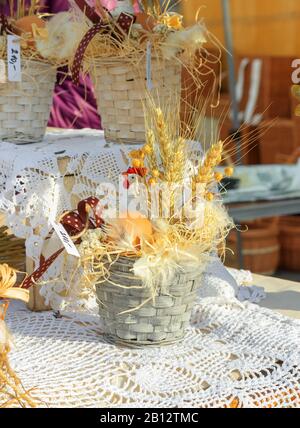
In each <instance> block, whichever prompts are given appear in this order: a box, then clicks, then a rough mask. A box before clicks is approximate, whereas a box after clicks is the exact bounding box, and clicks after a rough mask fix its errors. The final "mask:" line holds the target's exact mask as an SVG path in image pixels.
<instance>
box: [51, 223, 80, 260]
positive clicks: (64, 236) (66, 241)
mask: <svg viewBox="0 0 300 428" xmlns="http://www.w3.org/2000/svg"><path fill="white" fill-rule="evenodd" d="M50 223H51V225H52V227H53V229H54V230H55V232H56V234H57V236H58V237H59V239H60V240H61V242H62V244H63V246H64V247H65V250H66V252H67V253H68V254H70V255H71V256H74V257H80V254H79V252H78V250H77V248H76V246H75V244H74V242H73V241H72V239H71V238H70V236H69V235H68V233H67V231H66V229H65V228H64V227H63V225H62V224H60V223H55V222H54V221H50Z"/></svg>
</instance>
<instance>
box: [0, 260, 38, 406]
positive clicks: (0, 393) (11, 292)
mask: <svg viewBox="0 0 300 428" xmlns="http://www.w3.org/2000/svg"><path fill="white" fill-rule="evenodd" d="M16 281H17V271H16V270H14V269H12V268H10V267H9V266H8V265H6V264H2V265H0V408H3V407H12V406H14V405H18V406H20V407H35V406H36V404H35V401H34V399H33V398H32V397H31V396H30V391H26V390H25V389H24V388H23V385H22V383H21V381H20V379H19V378H18V376H17V375H16V374H15V373H14V371H13V369H12V368H11V366H10V364H9V361H8V355H9V351H10V348H11V338H10V335H9V333H8V330H7V328H6V325H5V322H4V318H5V313H6V310H7V307H8V302H7V301H6V300H2V301H1V299H9V298H12V299H20V300H23V301H25V302H27V301H28V296H29V295H28V291H27V290H24V289H21V288H17V287H15V284H16Z"/></svg>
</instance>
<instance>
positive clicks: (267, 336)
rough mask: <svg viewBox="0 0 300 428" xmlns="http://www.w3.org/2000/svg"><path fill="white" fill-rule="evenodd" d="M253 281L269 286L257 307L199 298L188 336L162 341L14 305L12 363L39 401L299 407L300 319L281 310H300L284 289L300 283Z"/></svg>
mask: <svg viewBox="0 0 300 428" xmlns="http://www.w3.org/2000/svg"><path fill="white" fill-rule="evenodd" d="M254 281H255V283H256V285H267V290H268V291H269V294H268V296H267V299H266V300H265V302H262V304H261V306H258V305H254V304H251V303H249V302H245V303H243V304H241V303H239V302H237V301H236V300H235V299H234V298H232V299H228V298H227V299H224V297H223V296H222V295H221V294H220V295H219V297H218V296H215V297H213V298H209V297H206V298H199V299H198V301H197V302H195V309H194V313H193V316H192V320H191V321H192V323H191V326H190V327H189V328H188V330H187V334H186V336H185V338H184V339H183V340H182V341H181V342H178V343H177V344H174V345H170V346H164V347H147V348H127V347H123V346H116V345H115V344H114V343H112V342H111V341H109V340H107V339H106V338H105V337H104V336H103V331H102V329H101V324H99V319H98V318H97V317H92V316H89V317H88V316H80V315H78V314H76V315H73V316H72V315H71V314H69V315H68V316H64V317H63V318H60V319H56V318H54V317H53V314H52V313H51V312H44V313H30V312H29V311H28V310H26V309H25V308H24V307H23V306H22V305H18V304H17V305H12V307H11V308H10V311H9V313H8V317H7V323H8V326H9V328H10V330H11V331H12V332H13V335H14V339H15V344H16V348H15V349H14V350H13V351H12V352H11V354H10V361H11V364H12V366H13V368H14V369H15V370H16V372H17V374H18V375H19V376H20V377H21V379H22V381H23V384H24V385H25V387H27V388H30V387H36V390H35V391H34V393H33V395H34V396H35V397H36V398H39V399H41V400H42V401H41V402H40V403H39V406H40V407H45V406H46V405H47V406H50V407H109V408H118V407H141V408H144V407H158V408H159V407H167V408H175V407H195V408H201V407H300V388H299V376H300V354H299V349H300V321H299V320H295V319H291V318H287V317H285V316H283V315H281V314H280V313H279V312H277V311H283V312H285V311H290V310H293V312H299V311H298V309H299V308H298V309H297V308H295V307H294V306H286V307H285V305H284V304H283V299H282V294H281V293H286V292H292V293H298V291H297V286H298V285H297V284H292V285H291V284H287V281H281V280H277V279H274V278H266V277H260V276H255V277H254ZM221 287H222V286H221V284H220V288H221ZM273 293H274V295H273ZM274 297H275V298H274ZM292 297H293V298H292V299H290V300H289V301H287V302H288V304H289V302H290V303H293V301H294V300H296V297H297V296H296V297H295V294H293V296H292ZM278 303H280V304H281V307H279V305H278ZM271 305H273V306H274V308H275V309H276V311H273V310H272V311H271V310H270V309H268V308H266V307H263V306H267V307H270V306H271ZM295 309H296V310H295ZM290 313H291V314H292V312H290ZM0 401H1V400H0Z"/></svg>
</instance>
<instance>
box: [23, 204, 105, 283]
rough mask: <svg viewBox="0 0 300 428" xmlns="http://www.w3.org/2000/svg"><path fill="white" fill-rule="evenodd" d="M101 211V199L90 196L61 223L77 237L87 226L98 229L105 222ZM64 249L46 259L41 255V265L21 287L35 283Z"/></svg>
mask: <svg viewBox="0 0 300 428" xmlns="http://www.w3.org/2000/svg"><path fill="white" fill-rule="evenodd" d="M91 211H92V213H93V218H92V217H91V216H90V212H91ZM101 213H102V208H101V205H100V203H99V199H97V198H94V197H89V198H87V199H84V200H83V201H80V202H79V204H78V206H77V211H69V212H67V213H65V214H64V215H63V216H62V218H61V220H60V223H61V224H62V225H63V226H64V228H65V229H66V231H67V232H68V234H69V235H70V236H73V237H76V236H77V235H79V234H80V233H81V232H83V231H84V230H85V229H86V228H88V229H96V228H98V227H100V226H101V225H102V224H103V220H102V218H101ZM79 241H80V239H78V240H76V241H75V243H79ZM63 251H64V248H60V249H59V250H57V251H56V252H55V253H54V254H52V256H50V257H49V258H48V259H46V260H45V259H44V258H43V257H41V264H40V266H39V267H38V269H36V270H35V271H34V272H33V273H32V274H31V275H29V276H28V277H27V278H25V280H24V281H23V282H22V284H21V287H22V288H25V289H28V288H30V287H31V286H32V285H33V284H35V283H36V282H37V281H38V280H39V279H40V278H41V276H42V275H43V274H44V273H45V272H46V271H47V269H48V268H49V267H50V266H51V265H52V263H53V262H54V261H55V260H56V259H57V257H58V256H59V255H60V254H61V253H62V252H63Z"/></svg>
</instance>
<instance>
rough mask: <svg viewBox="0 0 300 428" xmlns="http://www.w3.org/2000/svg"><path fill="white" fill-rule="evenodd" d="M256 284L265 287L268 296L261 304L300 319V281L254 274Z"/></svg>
mask: <svg viewBox="0 0 300 428" xmlns="http://www.w3.org/2000/svg"><path fill="white" fill-rule="evenodd" d="M253 281H254V283H255V284H259V285H260V286H262V287H264V288H265V291H266V293H267V297H266V299H265V300H263V301H262V302H260V305H261V306H263V307H265V308H269V309H272V310H274V311H276V312H279V313H281V314H283V315H286V316H289V317H292V318H297V319H300V283H299V282H293V281H287V280H284V279H279V278H274V277H268V276H263V275H253Z"/></svg>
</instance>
